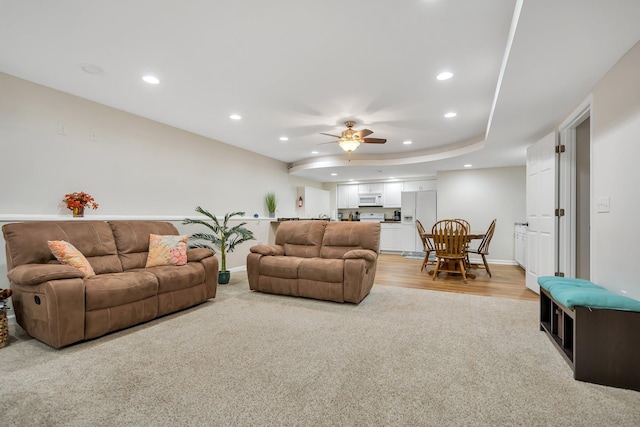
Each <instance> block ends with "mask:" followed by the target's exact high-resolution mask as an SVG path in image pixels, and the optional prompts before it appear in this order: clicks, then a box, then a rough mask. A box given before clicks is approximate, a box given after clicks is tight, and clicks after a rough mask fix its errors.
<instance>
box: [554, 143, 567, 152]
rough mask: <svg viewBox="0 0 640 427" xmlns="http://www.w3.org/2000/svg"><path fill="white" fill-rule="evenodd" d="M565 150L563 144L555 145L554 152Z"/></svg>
mask: <svg viewBox="0 0 640 427" xmlns="http://www.w3.org/2000/svg"><path fill="white" fill-rule="evenodd" d="M564 150H565V146H564V145H562V144H561V145H556V153H557V154H560V153H564Z"/></svg>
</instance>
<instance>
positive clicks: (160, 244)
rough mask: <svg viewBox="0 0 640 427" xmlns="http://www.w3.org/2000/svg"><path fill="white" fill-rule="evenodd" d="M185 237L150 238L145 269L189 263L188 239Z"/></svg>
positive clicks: (154, 236) (157, 236)
mask: <svg viewBox="0 0 640 427" xmlns="http://www.w3.org/2000/svg"><path fill="white" fill-rule="evenodd" d="M188 238H189V236H188V235H184V236H161V235H159V234H151V235H150V236H149V256H148V257H147V265H145V267H155V266H158V265H185V264H186V263H187V239H188Z"/></svg>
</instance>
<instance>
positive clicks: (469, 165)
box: [464, 163, 473, 168]
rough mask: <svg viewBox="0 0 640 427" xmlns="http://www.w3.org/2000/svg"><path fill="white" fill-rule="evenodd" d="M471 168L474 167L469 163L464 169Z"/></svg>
mask: <svg viewBox="0 0 640 427" xmlns="http://www.w3.org/2000/svg"><path fill="white" fill-rule="evenodd" d="M471 166H473V165H471V164H469V163H467V164H466V165H464V167H465V168H470V167H471Z"/></svg>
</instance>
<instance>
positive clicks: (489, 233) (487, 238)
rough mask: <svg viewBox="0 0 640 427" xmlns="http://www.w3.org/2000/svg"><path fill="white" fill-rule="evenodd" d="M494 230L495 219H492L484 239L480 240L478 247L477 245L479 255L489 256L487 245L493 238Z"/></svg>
mask: <svg viewBox="0 0 640 427" xmlns="http://www.w3.org/2000/svg"><path fill="white" fill-rule="evenodd" d="M495 229H496V219H495V218H494V220H493V221H491V224H490V225H489V229H488V230H487V232H486V233H485V235H484V237H483V238H482V241H481V242H480V245H478V253H479V254H485V255H488V254H489V244H490V243H491V238H492V237H493V232H494V231H495Z"/></svg>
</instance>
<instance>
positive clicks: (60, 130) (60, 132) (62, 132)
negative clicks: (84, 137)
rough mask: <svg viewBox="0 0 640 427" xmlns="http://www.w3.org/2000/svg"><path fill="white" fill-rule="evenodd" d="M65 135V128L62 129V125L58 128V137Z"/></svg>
mask: <svg viewBox="0 0 640 427" xmlns="http://www.w3.org/2000/svg"><path fill="white" fill-rule="evenodd" d="M66 134H67V128H66V127H64V126H63V125H60V126H58V135H66Z"/></svg>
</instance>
